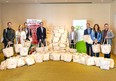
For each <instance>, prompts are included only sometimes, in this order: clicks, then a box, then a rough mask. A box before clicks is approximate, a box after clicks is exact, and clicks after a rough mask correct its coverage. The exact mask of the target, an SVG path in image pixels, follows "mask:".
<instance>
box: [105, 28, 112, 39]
mask: <svg viewBox="0 0 116 81" xmlns="http://www.w3.org/2000/svg"><path fill="white" fill-rule="evenodd" d="M109 32H110V36H108V37H106V38H109V39H112V38H113V37H114V33H113V32H112V31H111V30H110V31H109Z"/></svg>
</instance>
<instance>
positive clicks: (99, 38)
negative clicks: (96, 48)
mask: <svg viewBox="0 0 116 81" xmlns="http://www.w3.org/2000/svg"><path fill="white" fill-rule="evenodd" d="M101 38H102V34H101V32H99V37H98V42H101Z"/></svg>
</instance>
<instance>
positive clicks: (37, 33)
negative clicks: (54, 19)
mask: <svg viewBox="0 0 116 81" xmlns="http://www.w3.org/2000/svg"><path fill="white" fill-rule="evenodd" d="M39 32H40V31H39V28H37V32H36V35H37V40H38V41H39V39H40V37H39Z"/></svg>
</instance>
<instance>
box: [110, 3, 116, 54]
mask: <svg viewBox="0 0 116 81" xmlns="http://www.w3.org/2000/svg"><path fill="white" fill-rule="evenodd" d="M111 25H112V30H113V32H114V34H115V35H116V1H113V2H112V3H111ZM115 41H116V36H115V38H114V39H113V52H114V54H116V42H115Z"/></svg>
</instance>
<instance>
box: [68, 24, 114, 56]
mask: <svg viewBox="0 0 116 81" xmlns="http://www.w3.org/2000/svg"><path fill="white" fill-rule="evenodd" d="M84 35H89V36H90V38H91V39H92V41H93V44H103V43H104V44H106V43H108V44H110V45H112V38H113V37H114V33H113V32H112V30H110V28H109V24H107V23H105V24H104V30H102V31H101V30H100V26H99V25H98V24H95V25H94V27H93V28H91V27H90V23H87V24H86V29H85V30H84ZM69 40H70V41H69V44H70V45H69V46H70V47H71V48H76V42H77V33H76V31H74V27H73V26H72V27H71V32H70V34H69ZM93 44H89V43H87V42H86V51H87V54H88V55H90V56H96V57H99V53H96V54H95V53H94V52H93V50H92V45H93ZM104 57H105V58H110V53H109V54H104Z"/></svg>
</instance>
